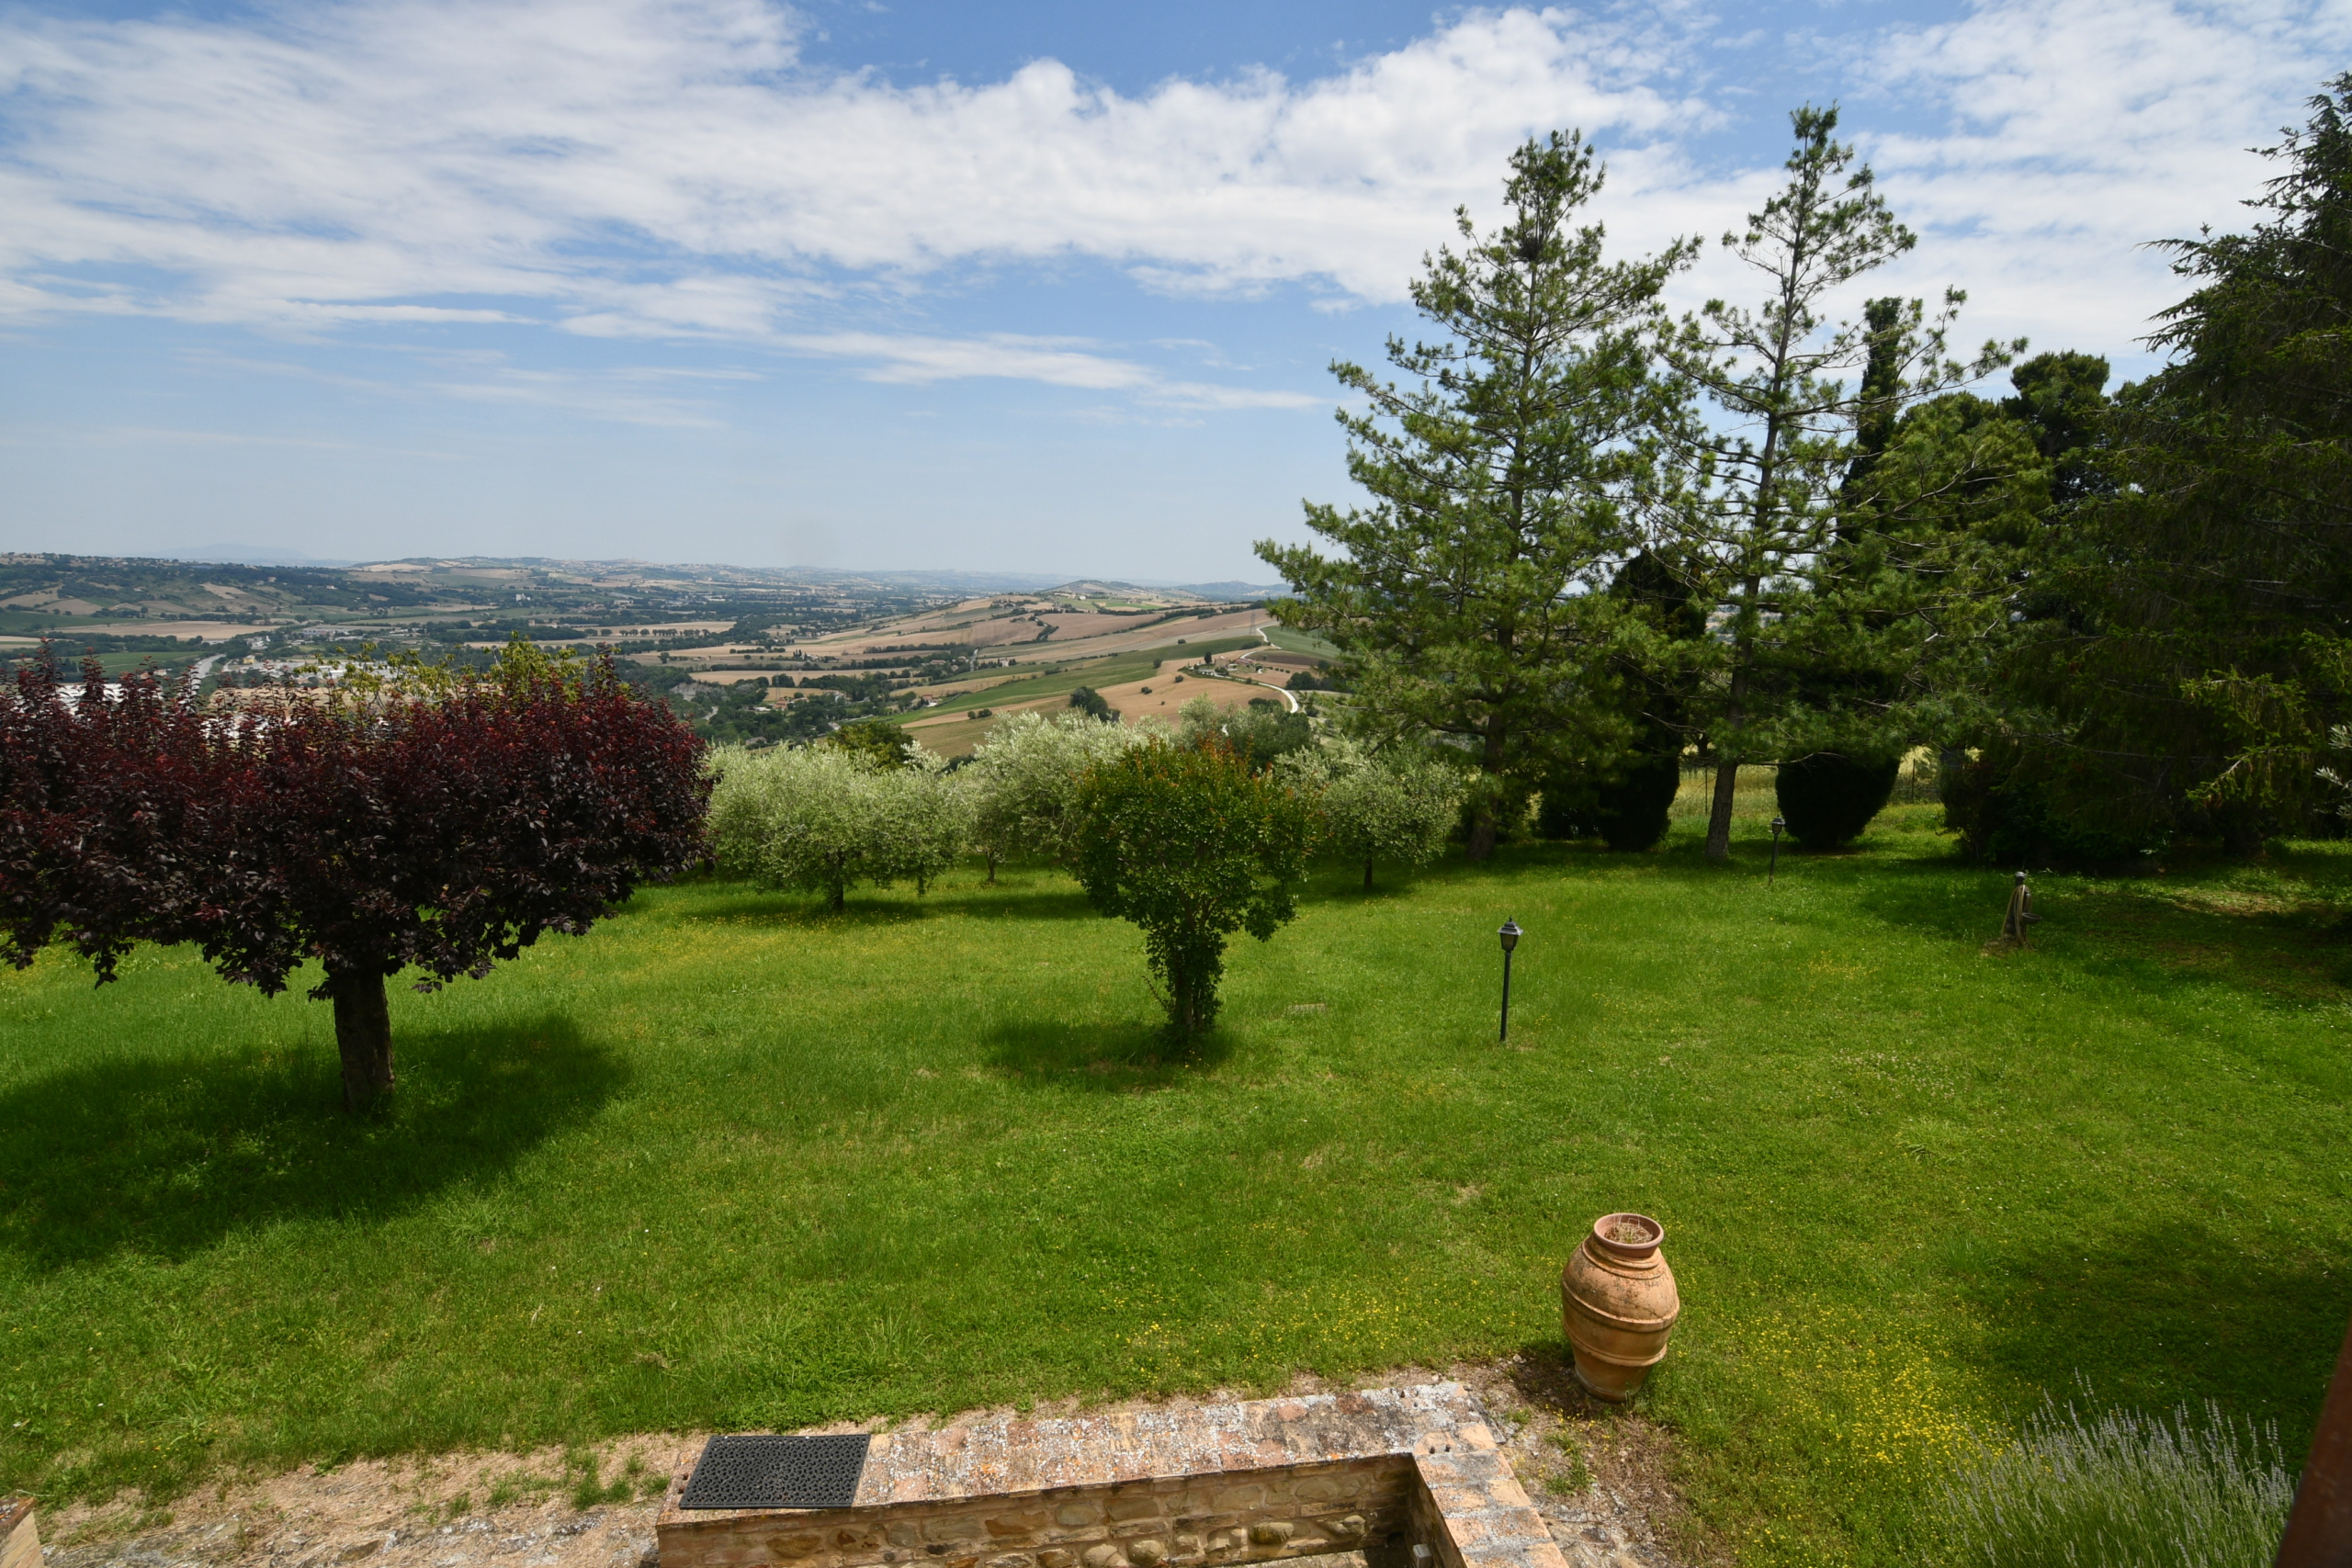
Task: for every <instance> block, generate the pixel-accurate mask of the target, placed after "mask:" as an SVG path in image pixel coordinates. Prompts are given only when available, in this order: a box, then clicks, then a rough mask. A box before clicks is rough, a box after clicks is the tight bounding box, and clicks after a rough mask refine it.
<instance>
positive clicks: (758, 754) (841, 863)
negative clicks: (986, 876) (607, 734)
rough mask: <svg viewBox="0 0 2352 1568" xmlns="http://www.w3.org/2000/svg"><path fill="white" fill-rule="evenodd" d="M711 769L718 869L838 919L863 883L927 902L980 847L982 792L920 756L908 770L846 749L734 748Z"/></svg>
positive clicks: (932, 758)
mask: <svg viewBox="0 0 2352 1568" xmlns="http://www.w3.org/2000/svg"><path fill="white" fill-rule="evenodd" d="M711 769H712V771H713V773H715V774H716V775H717V778H718V784H717V786H716V787H715V788H714V789H713V790H712V792H711V804H710V835H711V842H712V845H713V847H714V849H715V851H716V852H717V854H718V863H719V864H720V865H721V866H722V867H724V868H725V869H727V870H729V871H731V872H734V873H736V874H739V875H743V876H748V877H751V878H752V879H753V880H754V881H758V882H761V883H764V884H765V885H767V886H771V887H787V888H794V889H797V890H800V891H804V892H812V893H822V894H824V895H825V896H826V898H827V901H828V902H829V903H830V904H831V907H832V908H836V909H838V908H842V906H843V903H844V902H845V900H846V899H847V897H848V894H849V890H850V888H852V887H853V886H857V885H858V884H860V883H866V884H871V885H872V886H876V887H888V886H893V885H894V884H896V883H899V882H911V883H913V884H914V885H915V890H916V891H917V892H918V893H921V892H922V891H924V890H926V889H927V888H928V887H929V886H930V885H931V883H932V882H933V880H934V879H936V878H937V877H938V876H939V874H941V873H942V872H944V871H945V870H946V869H947V868H948V867H949V866H951V865H953V864H954V863H956V857H957V856H958V855H960V854H962V853H963V852H964V850H965V848H966V847H967V845H968V844H969V843H970V842H971V838H972V825H973V816H974V805H975V798H974V791H973V790H972V789H971V788H970V787H969V786H968V785H967V784H965V783H964V782H963V781H962V780H961V779H959V778H958V777H957V775H956V774H953V773H949V772H947V769H946V764H945V763H944V761H942V760H941V759H940V758H939V757H938V756H936V755H935V754H933V753H932V752H929V751H926V750H922V748H920V747H917V748H915V749H914V750H913V752H912V753H911V755H910V757H909V759H908V761H907V762H906V764H905V765H904V766H901V767H888V766H882V765H877V764H876V761H874V760H873V758H872V757H871V756H869V755H867V754H865V753H862V752H859V751H856V750H851V749H849V748H847V747H841V746H801V747H789V748H787V747H775V748H770V749H768V750H758V751H746V750H742V749H741V748H740V747H729V748H725V749H723V750H718V751H715V752H713V753H712V754H711Z"/></svg>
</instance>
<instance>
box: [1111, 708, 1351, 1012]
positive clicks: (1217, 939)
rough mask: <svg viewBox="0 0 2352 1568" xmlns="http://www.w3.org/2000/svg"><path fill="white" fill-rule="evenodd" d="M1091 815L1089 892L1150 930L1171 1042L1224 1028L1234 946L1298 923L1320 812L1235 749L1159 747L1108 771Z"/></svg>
mask: <svg viewBox="0 0 2352 1568" xmlns="http://www.w3.org/2000/svg"><path fill="white" fill-rule="evenodd" d="M1079 811H1080V820H1081V822H1082V827H1081V829H1080V833H1079V846H1078V879H1079V882H1080V885H1081V886H1084V887H1085V889H1086V894H1087V897H1089V898H1091V899H1092V900H1093V902H1094V907H1095V908H1098V909H1100V910H1102V911H1103V913H1104V914H1106V915H1113V916H1116V917H1118V918H1120V919H1127V920H1132V921H1134V922H1135V923H1136V925H1138V926H1141V927H1142V928H1143V940H1144V956H1145V959H1146V960H1147V961H1148V963H1149V964H1150V965H1151V972H1152V976H1153V977H1154V978H1155V979H1156V980H1157V981H1158V982H1159V987H1160V992H1161V1000H1162V1002H1163V1004H1164V1005H1165V1006H1166V1007H1167V1009H1168V1023H1169V1032H1170V1033H1171V1034H1173V1035H1174V1036H1175V1037H1176V1038H1177V1039H1178V1040H1180V1041H1182V1040H1189V1039H1191V1038H1192V1037H1193V1036H1194V1035H1197V1034H1199V1033H1201V1032H1204V1031H1205V1030H1206V1029H1208V1027H1209V1026H1210V1025H1211V1024H1212V1023H1214V1022H1215V1021H1216V1011H1217V995H1216V987H1217V980H1218V978H1219V977H1220V976H1222V975H1223V974H1224V973H1225V943H1226V939H1227V937H1228V936H1230V935H1231V934H1232V933H1233V932H1235V931H1248V932H1249V933H1250V935H1251V936H1254V937H1256V938H1257V939H1258V940H1259V941H1261V942H1264V941H1267V940H1268V939H1270V938H1272V935H1273V934H1274V931H1275V928H1276V927H1278V926H1280V925H1282V924H1283V922H1284V921H1286V920H1288V919H1290V918H1291V917H1292V916H1293V915H1295V913H1297V904H1296V901H1295V898H1294V897H1293V896H1292V895H1293V889H1294V888H1295V886H1296V885H1297V883H1298V881H1299V879H1300V878H1301V877H1302V876H1303V875H1304V874H1305V873H1306V853H1307V851H1308V850H1309V849H1310V848H1312V847H1313V844H1314V840H1315V827H1314V812H1313V810H1312V808H1311V807H1309V806H1308V805H1307V803H1306V800H1305V799H1304V798H1302V797H1301V796H1300V795H1298V794H1297V792H1295V791H1294V790H1291V789H1288V788H1286V787H1284V786H1283V785H1282V784H1277V783H1275V782H1274V781H1273V780H1272V779H1271V778H1269V777H1267V776H1266V775H1265V774H1263V773H1257V772H1255V771H1253V770H1252V769H1251V768H1250V764H1249V762H1248V761H1246V760H1245V759H1243V758H1242V757H1241V756H1239V755H1238V754H1237V753H1236V752H1235V751H1234V750H1232V749H1230V748H1229V747H1225V746H1220V745H1216V744H1210V745H1206V746H1202V747H1178V746H1171V745H1170V744H1168V743H1167V742H1165V741H1163V740H1159V739H1154V740H1152V741H1149V742H1148V743H1147V744H1145V745H1142V746H1137V747H1135V748H1133V749H1132V750H1128V751H1126V752H1125V754H1124V755H1122V756H1119V757H1117V758H1114V759H1113V760H1111V761H1104V762H1101V763H1098V764H1097V765H1096V766H1095V767H1094V768H1093V769H1092V770H1091V772H1089V773H1088V774H1087V775H1086V780H1085V783H1084V784H1082V785H1081V786H1080V790H1079Z"/></svg>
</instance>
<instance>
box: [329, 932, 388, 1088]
mask: <svg viewBox="0 0 2352 1568" xmlns="http://www.w3.org/2000/svg"><path fill="white" fill-rule="evenodd" d="M327 988H328V991H327V994H328V995H329V996H330V997H332V998H334V1043H335V1046H336V1048H337V1049H338V1050H340V1051H341V1052H342V1054H343V1108H344V1109H345V1111H365V1110H366V1109H367V1108H368V1104H369V1103H370V1102H371V1101H372V1100H374V1099H375V1098H376V1097H377V1096H378V1095H379V1094H389V1093H390V1092H391V1088H392V1015H391V1010H390V1008H388V1007H387V1006H386V1005H385V1003H384V974H383V971H382V970H381V969H379V968H376V967H375V966H373V965H368V966H365V967H362V968H357V969H348V968H342V967H338V966H337V965H335V964H328V965H327Z"/></svg>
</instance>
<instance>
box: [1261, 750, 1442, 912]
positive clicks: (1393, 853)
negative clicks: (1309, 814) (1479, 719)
mask: <svg viewBox="0 0 2352 1568" xmlns="http://www.w3.org/2000/svg"><path fill="white" fill-rule="evenodd" d="M1274 776H1275V777H1276V778H1278V779H1280V780H1282V781H1283V782H1284V783H1286V784H1291V785H1293V786H1294V787H1295V788H1297V789H1298V790H1299V791H1300V792H1301V793H1303V794H1305V795H1307V796H1308V797H1309V798H1310V799H1312V800H1313V801H1314V802H1315V803H1316V805H1317V807H1318V808H1319V810H1320V811H1321V813H1322V818H1323V820H1322V828H1323V837H1324V840H1325V842H1327V843H1328V844H1329V845H1330V846H1331V847H1332V848H1334V849H1336V850H1338V851H1339V852H1340V853H1341V854H1343V855H1345V856H1347V858H1348V859H1349V861H1351V862H1355V861H1362V862H1363V885H1364V888H1365V890H1366V891H1367V892H1369V891H1370V890H1371V887H1372V868H1373V865H1374V863H1376V862H1379V861H1384V860H1385V861H1393V862H1397V863H1401V864H1404V865H1427V864H1428V863H1430V862H1431V861H1433V860H1435V859H1436V858H1437V857H1438V856H1439V855H1440V854H1442V853H1443V852H1444V850H1445V840H1446V838H1447V836H1448V835H1449V834H1451V833H1452V832H1453V825H1454V823H1455V822H1457V821H1458V820H1460V818H1461V815H1462V803H1463V801H1464V798H1465V796H1466V795H1467V790H1466V788H1465V786H1464V780H1463V776H1462V772H1461V770H1460V769H1458V768H1449V767H1447V766H1445V765H1444V764H1443V763H1442V762H1440V761H1437V760H1436V759H1435V758H1433V757H1430V756H1429V755H1427V754H1426V753H1425V752H1421V751H1418V750H1414V751H1406V750H1391V751H1388V752H1385V753H1382V754H1380V755H1376V756H1375V755H1374V754H1372V753H1370V752H1367V751H1365V750H1363V749H1362V748H1361V747H1358V746H1356V745H1354V744H1352V743H1351V742H1349V741H1346V740H1336V741H1333V742H1332V743H1330V744H1329V745H1325V746H1320V747H1317V748H1314V749H1312V750H1303V751H1293V752H1291V753H1289V754H1288V755H1286V756H1283V757H1282V758H1281V759H1279V760H1278V761H1276V762H1275V764H1274Z"/></svg>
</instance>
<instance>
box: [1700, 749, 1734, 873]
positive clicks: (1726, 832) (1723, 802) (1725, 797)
mask: <svg viewBox="0 0 2352 1568" xmlns="http://www.w3.org/2000/svg"><path fill="white" fill-rule="evenodd" d="M1738 788H1739V762H1738V761H1737V760H1736V759H1735V758H1730V757H1726V758H1724V760H1723V761H1720V762H1717V763H1716V764H1715V798H1714V801H1713V804H1712V805H1711V806H1709V807H1708V809H1707V858H1708V859H1709V860H1729V859H1731V807H1732V795H1734V793H1735V792H1736V791H1737V790H1738Z"/></svg>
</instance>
